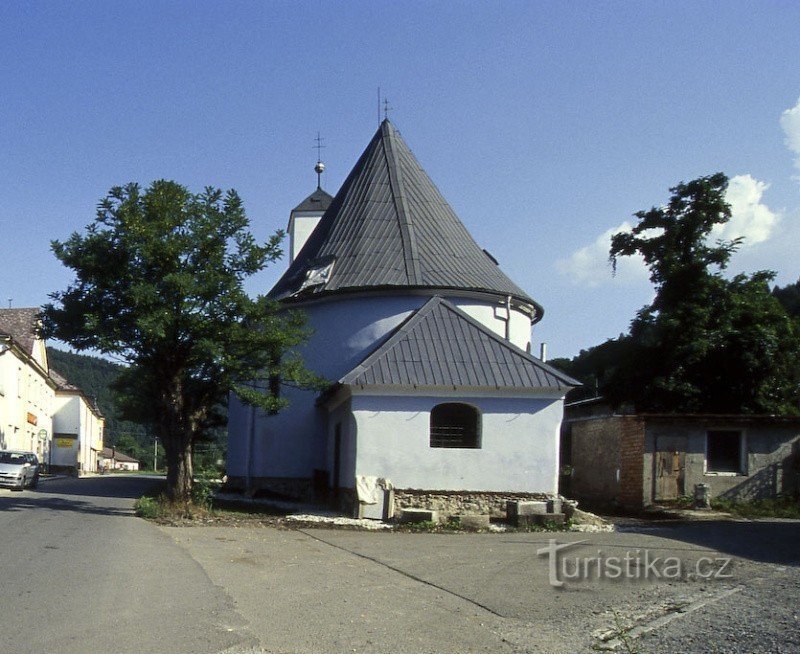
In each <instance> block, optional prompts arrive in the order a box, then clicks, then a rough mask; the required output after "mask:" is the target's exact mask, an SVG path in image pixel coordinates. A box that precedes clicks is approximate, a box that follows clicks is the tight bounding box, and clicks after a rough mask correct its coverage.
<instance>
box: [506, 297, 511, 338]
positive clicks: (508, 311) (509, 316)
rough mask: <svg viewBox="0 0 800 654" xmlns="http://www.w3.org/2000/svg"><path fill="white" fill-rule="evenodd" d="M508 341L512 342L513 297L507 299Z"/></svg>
mask: <svg viewBox="0 0 800 654" xmlns="http://www.w3.org/2000/svg"><path fill="white" fill-rule="evenodd" d="M506 340H507V341H510V340H511V296H510V295H509V296H507V297H506Z"/></svg>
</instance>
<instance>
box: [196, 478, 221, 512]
mask: <svg viewBox="0 0 800 654" xmlns="http://www.w3.org/2000/svg"><path fill="white" fill-rule="evenodd" d="M218 487H219V482H217V481H213V480H211V479H209V478H208V477H199V478H198V479H196V480H195V481H194V484H192V495H191V497H192V504H194V505H195V506H198V507H201V508H204V509H210V508H211V505H212V504H213V503H214V493H215V492H216V491H217V489H218Z"/></svg>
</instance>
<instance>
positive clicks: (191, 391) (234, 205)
mask: <svg viewBox="0 0 800 654" xmlns="http://www.w3.org/2000/svg"><path fill="white" fill-rule="evenodd" d="M248 227H249V221H248V218H247V216H246V215H245V211H244V208H243V206H242V201H241V199H240V198H239V196H238V195H237V194H236V192H235V191H228V192H227V193H225V194H223V193H222V191H220V190H219V189H214V188H206V189H205V190H204V191H203V192H202V193H199V194H193V193H191V192H189V191H188V190H187V189H186V188H184V187H183V186H181V185H179V184H177V183H175V182H172V181H164V180H161V181H156V182H154V183H153V184H152V185H151V186H150V187H149V188H147V189H146V190H144V191H143V190H142V189H141V188H140V187H139V185H137V184H128V185H127V186H124V187H115V188H113V189H111V191H110V192H109V194H108V196H107V197H106V198H104V199H103V200H102V201H101V202H100V205H99V207H98V211H97V216H96V218H95V220H94V222H93V223H91V224H90V225H89V226H88V227H87V228H86V231H85V233H83V234H79V233H74V234H72V236H70V238H69V239H68V240H66V241H64V242H59V241H54V242H53V244H52V248H53V251H54V253H55V255H56V256H57V257H58V258H59V259H60V260H61V262H62V263H63V264H64V265H66V266H67V267H69V268H71V269H72V270H73V271H74V272H75V280H74V281H73V282H72V283H71V284H70V285H69V286H68V288H67V289H66V290H65V291H62V292H56V293H53V294H52V296H51V297H52V299H53V303H51V304H48V305H47V306H46V307H45V308H44V312H43V322H44V331H45V334H46V335H48V336H52V337H55V338H58V339H61V340H62V341H65V342H67V343H69V344H70V345H72V346H73V347H75V348H76V349H78V350H85V349H94V350H98V351H100V352H102V353H104V354H108V355H113V356H115V357H117V358H120V359H122V360H124V361H125V362H126V363H127V364H128V366H127V368H126V369H125V370H124V371H123V373H122V374H121V376H120V378H119V380H118V382H117V384H116V388H117V390H118V392H119V393H120V396H121V397H120V400H121V405H122V407H123V411H124V414H125V416H126V417H128V418H130V419H134V420H139V421H147V422H149V423H151V424H152V425H153V426H154V428H155V430H156V432H157V433H158V435H159V436H160V438H161V442H162V443H163V446H164V450H165V453H166V461H167V494H168V496H169V498H170V499H172V500H174V501H178V500H180V501H186V500H188V498H189V497H190V491H191V486H192V446H193V444H194V443H195V442H197V441H198V440H200V439H203V438H205V437H206V436H207V433H208V432H209V430H211V429H214V428H215V427H218V426H219V424H220V422H221V420H222V417H221V415H220V411H219V408H220V407H221V406H224V404H225V403H226V400H227V396H228V393H229V391H231V390H233V391H235V392H236V393H237V394H238V395H239V396H240V397H241V398H242V399H244V400H245V401H246V402H248V403H251V404H254V405H257V406H259V407H261V408H263V409H265V410H267V411H277V410H278V409H279V408H280V407H281V406H282V405H283V401H282V400H281V398H280V396H279V383H278V381H280V382H283V383H294V384H297V385H313V384H314V383H315V381H316V380H315V379H314V378H313V377H312V376H311V375H310V374H309V373H308V372H307V371H306V370H305V368H304V367H303V365H302V362H301V361H300V360H299V358H297V357H296V356H293V355H291V354H287V352H289V351H290V350H291V348H293V347H294V346H296V345H298V344H299V343H301V342H302V341H303V340H304V338H305V336H306V332H305V328H304V326H303V320H302V316H300V315H299V314H296V313H291V312H282V311H279V310H278V307H277V306H276V305H275V304H274V303H273V302H270V301H269V300H268V299H267V298H265V297H258V298H256V299H251V298H250V297H249V296H248V295H247V293H246V292H245V290H244V288H243V282H244V280H245V279H246V278H247V277H249V276H250V275H253V274H254V273H256V272H258V271H260V270H262V269H263V268H264V267H265V266H266V265H267V264H269V263H270V262H272V261H274V260H275V259H276V258H278V257H279V256H280V254H281V251H280V240H281V237H282V234H281V233H278V234H275V235H274V236H273V237H271V238H270V239H269V241H268V242H267V243H266V244H264V245H259V244H258V243H256V241H255V240H254V238H253V236H252V235H251V234H250V233H249V231H248Z"/></svg>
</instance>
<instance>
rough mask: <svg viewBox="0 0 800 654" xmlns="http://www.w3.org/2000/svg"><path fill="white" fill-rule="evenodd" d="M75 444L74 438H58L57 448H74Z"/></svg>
mask: <svg viewBox="0 0 800 654" xmlns="http://www.w3.org/2000/svg"><path fill="white" fill-rule="evenodd" d="M74 444H75V439H74V438H56V447H72V446H73V445H74Z"/></svg>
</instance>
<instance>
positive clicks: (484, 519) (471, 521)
mask: <svg viewBox="0 0 800 654" xmlns="http://www.w3.org/2000/svg"><path fill="white" fill-rule="evenodd" d="M451 519H453V520H457V521H458V523H459V524H460V525H461V527H462V528H463V529H488V528H489V525H490V524H491V521H490V520H489V516H488V515H474V514H470V515H454V516H452V518H451Z"/></svg>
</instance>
